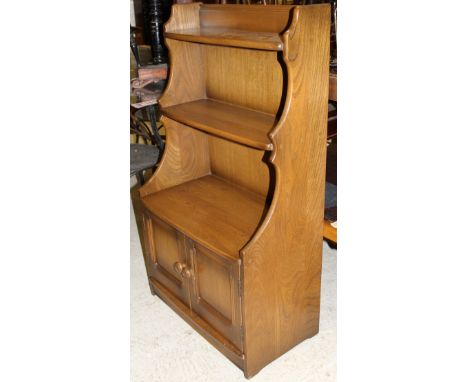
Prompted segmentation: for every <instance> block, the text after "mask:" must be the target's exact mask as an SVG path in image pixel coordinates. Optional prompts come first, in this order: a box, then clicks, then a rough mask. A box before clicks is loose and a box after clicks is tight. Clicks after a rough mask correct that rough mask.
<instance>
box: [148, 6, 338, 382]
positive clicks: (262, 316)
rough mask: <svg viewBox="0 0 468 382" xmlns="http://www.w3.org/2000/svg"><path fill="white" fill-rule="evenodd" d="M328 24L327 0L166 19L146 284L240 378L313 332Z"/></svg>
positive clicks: (204, 9) (192, 11) (209, 9)
mask: <svg viewBox="0 0 468 382" xmlns="http://www.w3.org/2000/svg"><path fill="white" fill-rule="evenodd" d="M329 29H330V7H329V5H323V4H319V5H312V6H254V5H252V6H244V5H201V4H199V3H192V4H183V5H182V4H176V5H174V6H173V8H172V15H171V18H170V19H169V21H168V22H167V24H166V25H165V33H166V43H167V46H168V48H169V52H170V60H171V71H170V76H169V81H168V86H167V88H166V90H165V93H164V94H163V96H162V98H161V101H160V103H161V106H162V111H163V115H164V117H163V123H164V125H165V127H166V131H167V144H166V150H165V153H164V156H163V159H162V162H161V164H160V166H159V168H158V170H157V171H156V173H155V174H154V175H153V177H152V178H151V179H150V181H148V182H147V183H146V184H145V185H144V186H143V187H142V189H141V191H140V195H141V198H142V202H143V207H144V214H145V229H144V236H145V240H144V242H145V250H144V252H145V260H146V265H147V271H148V276H149V281H150V285H151V289H152V291H153V293H155V294H157V295H158V296H159V297H161V298H162V299H163V300H164V301H165V302H166V303H167V304H168V305H169V306H171V308H172V309H174V310H175V311H176V312H177V313H178V314H179V315H180V316H181V317H182V318H183V319H185V320H186V321H187V322H188V323H189V324H190V325H192V327H193V328H194V329H195V330H197V331H198V332H199V333H200V334H202V335H203V336H204V337H205V338H206V339H207V340H208V341H209V342H210V343H212V344H213V345H214V346H215V347H216V348H217V349H218V350H220V351H221V352H222V353H223V354H224V355H226V357H228V358H229V359H230V360H231V361H232V362H234V363H235V364H236V365H237V366H239V367H240V368H241V369H243V371H244V374H245V376H246V377H247V378H250V377H251V376H253V375H255V374H256V373H258V371H259V370H261V369H262V368H263V367H265V366H266V365H267V364H269V363H270V362H272V361H273V360H274V359H276V358H278V357H279V356H281V355H282V354H284V353H285V352H286V351H288V350H289V349H291V348H292V347H294V346H295V345H297V344H298V343H300V342H301V341H303V340H305V339H307V338H309V337H311V336H313V335H314V334H316V333H317V332H318V329H319V312H320V278H321V266H322V234H323V230H324V228H323V215H324V192H325V152H326V134H327V112H328V105H327V104H328V91H329V89H328V85H329V73H328V61H329ZM207 31H209V32H207ZM226 33H229V35H227V34H226ZM265 36H267V38H265ZM276 36H279V40H280V42H279V43H278V41H277V40H276ZM220 44H221V45H220ZM272 44H273V45H272ZM273 46H274V50H270V49H273ZM280 46H281V49H282V50H278V51H277V49H279V47H280ZM311 362H313V360H311Z"/></svg>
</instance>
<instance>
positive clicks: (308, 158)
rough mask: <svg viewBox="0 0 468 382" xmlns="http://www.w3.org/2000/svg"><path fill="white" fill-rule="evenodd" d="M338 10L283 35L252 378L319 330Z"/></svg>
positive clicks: (255, 260)
mask: <svg viewBox="0 0 468 382" xmlns="http://www.w3.org/2000/svg"><path fill="white" fill-rule="evenodd" d="M329 33H330V7H329V6H328V5H317V6H298V7H295V8H294V10H293V18H292V22H291V25H290V28H289V29H288V30H287V31H286V32H285V33H284V34H283V36H282V37H283V43H284V52H283V59H284V62H285V65H286V68H287V76H288V78H287V80H288V83H287V95H286V100H285V105H284V109H283V114H282V116H281V118H280V120H279V122H278V124H277V125H276V127H275V128H274V129H273V131H272V132H271V134H270V138H271V139H272V141H273V145H274V151H273V153H272V156H271V159H270V161H271V163H272V164H273V166H274V168H275V173H276V185H275V192H274V196H273V200H272V204H271V207H270V210H269V212H268V214H267V216H266V218H265V220H264V222H263V224H262V225H261V226H260V228H259V229H258V231H257V232H256V234H255V235H254V236H253V238H252V239H251V241H250V242H249V243H248V244H247V245H246V247H244V248H243V250H242V251H241V256H242V258H243V264H244V266H243V282H244V288H243V290H244V302H243V306H244V322H245V329H244V330H245V337H244V338H245V339H246V342H245V355H246V366H245V370H244V372H245V375H246V376H247V377H251V376H252V375H254V374H256V373H257V372H258V371H259V370H260V369H261V368H263V367H264V366H265V365H267V364H268V363H270V362H271V361H272V360H274V359H275V358H277V357H279V356H280V355H281V354H283V353H284V352H286V351H287V350H289V349H290V348H292V347H294V346H295V345H296V344H298V343H300V342H301V341H303V340H304V339H306V338H309V337H311V336H313V335H314V334H316V333H317V332H318V325H319V312H320V277H321V266H322V231H323V206H324V193H325V159H326V156H325V154H326V128H327V103H328V65H329Z"/></svg>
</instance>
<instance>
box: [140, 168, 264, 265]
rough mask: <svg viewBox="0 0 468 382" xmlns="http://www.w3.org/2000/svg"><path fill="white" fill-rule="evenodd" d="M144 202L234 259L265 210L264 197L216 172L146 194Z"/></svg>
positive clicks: (150, 208)
mask: <svg viewBox="0 0 468 382" xmlns="http://www.w3.org/2000/svg"><path fill="white" fill-rule="evenodd" d="M142 202H143V205H144V206H145V207H146V209H147V210H149V211H150V212H151V213H152V214H154V215H155V216H156V217H157V218H159V219H161V220H163V221H165V222H166V223H168V224H169V225H171V226H173V227H174V228H176V229H177V230H178V231H180V232H182V233H183V234H185V235H187V236H188V237H190V238H191V239H193V240H194V241H196V242H198V243H200V244H201V245H203V246H205V247H207V248H208V249H211V250H212V251H214V252H217V253H219V254H222V255H225V256H228V257H231V258H235V259H237V258H238V257H239V250H240V249H242V247H243V246H244V245H245V244H247V242H248V241H249V239H250V238H251V237H252V235H253V234H254V232H255V230H256V228H257V227H258V225H259V224H260V222H261V220H262V217H263V214H264V212H265V210H266V204H265V198H264V197H262V196H260V195H258V194H256V193H253V192H251V191H247V190H245V189H243V188H240V187H238V186H236V185H233V184H231V183H229V182H227V181H225V180H223V179H222V178H219V177H217V176H214V175H207V176H204V177H202V178H198V179H195V180H192V181H189V182H186V183H183V184H180V185H178V186H175V187H171V188H168V189H165V190H162V191H159V192H156V193H154V194H151V195H148V196H145V197H143V198H142Z"/></svg>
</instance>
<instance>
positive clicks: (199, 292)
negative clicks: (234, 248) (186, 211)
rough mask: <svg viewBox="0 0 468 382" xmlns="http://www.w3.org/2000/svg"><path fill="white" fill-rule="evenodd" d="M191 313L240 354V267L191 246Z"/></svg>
mask: <svg viewBox="0 0 468 382" xmlns="http://www.w3.org/2000/svg"><path fill="white" fill-rule="evenodd" d="M189 246H190V250H189V252H190V257H191V270H190V272H191V273H192V274H191V280H192V292H191V296H192V310H193V311H194V312H196V313H197V314H198V315H200V316H201V317H202V318H203V319H204V320H205V321H207V322H208V323H209V324H210V325H211V326H212V327H213V328H215V329H216V330H217V331H218V332H219V333H221V334H222V335H223V336H224V337H225V338H226V339H228V340H229V341H230V342H231V343H232V344H234V345H235V346H236V347H237V348H238V349H239V350H241V351H242V342H241V323H242V320H241V309H240V293H239V271H240V264H239V262H238V261H236V260H230V259H227V258H225V257H222V256H219V255H217V254H215V253H213V252H212V251H210V250H208V249H206V248H204V247H202V246H201V245H199V244H197V243H194V242H190V244H189Z"/></svg>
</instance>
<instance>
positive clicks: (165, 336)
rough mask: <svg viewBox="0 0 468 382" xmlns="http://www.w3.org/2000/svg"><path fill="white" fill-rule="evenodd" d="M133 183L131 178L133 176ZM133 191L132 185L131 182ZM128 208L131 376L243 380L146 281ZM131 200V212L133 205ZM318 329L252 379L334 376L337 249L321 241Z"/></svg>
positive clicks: (136, 379) (141, 380)
mask: <svg viewBox="0 0 468 382" xmlns="http://www.w3.org/2000/svg"><path fill="white" fill-rule="evenodd" d="M133 184H134V181H133ZM132 195H135V188H134V187H133V188H132ZM132 199H133V200H134V202H133V204H132V203H131V209H130V271H131V282H130V292H131V293H130V297H131V303H130V308H131V313H130V314H131V317H130V325H131V328H130V329H131V338H130V351H131V381H132V382H156V381H161V382H189V381H190V382H217V381H223V382H235V381H246V379H244V375H243V373H242V371H241V370H240V369H238V368H237V367H236V366H235V365H234V364H233V363H231V362H230V361H229V360H228V359H227V358H225V357H224V356H223V355H222V354H221V353H219V352H218V351H217V350H216V349H215V348H214V347H212V346H211V345H210V344H209V343H208V342H207V341H205V340H204V339H203V338H202V337H201V336H200V335H199V334H198V333H197V332H195V331H194V330H193V329H192V328H191V327H190V326H189V325H188V324H186V323H185V322H184V321H183V320H182V319H181V318H179V316H178V315H177V314H175V313H174V312H173V311H172V310H171V309H170V308H169V307H167V306H166V305H165V304H164V303H163V302H162V301H161V300H159V298H158V297H155V296H152V295H151V293H150V290H149V287H148V281H147V278H146V271H145V266H144V262H143V255H142V250H141V245H140V239H139V234H138V227H137V220H136V219H135V215H136V216H137V218H138V217H139V206H138V202H137V201H135V200H136V199H135V197H133V198H132ZM133 206H135V212H136V214H135V212H134V208H133ZM321 300H322V302H321V314H320V332H319V334H318V335H316V336H315V337H313V338H311V339H309V340H307V341H304V342H303V343H301V344H299V345H298V346H296V347H295V348H294V349H292V350H291V351H289V352H288V353H286V354H285V355H283V356H282V357H280V358H279V359H277V360H276V361H274V362H273V363H271V364H270V365H268V366H267V367H266V368H264V369H263V370H262V371H261V372H260V373H259V374H257V375H256V376H255V377H253V378H252V379H250V381H254V382H280V381H284V382H308V381H310V382H312V381H314V382H322V381H330V382H332V381H335V380H336V250H333V249H330V247H329V246H328V245H327V244H326V243H324V245H323V273H322V299H321Z"/></svg>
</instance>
